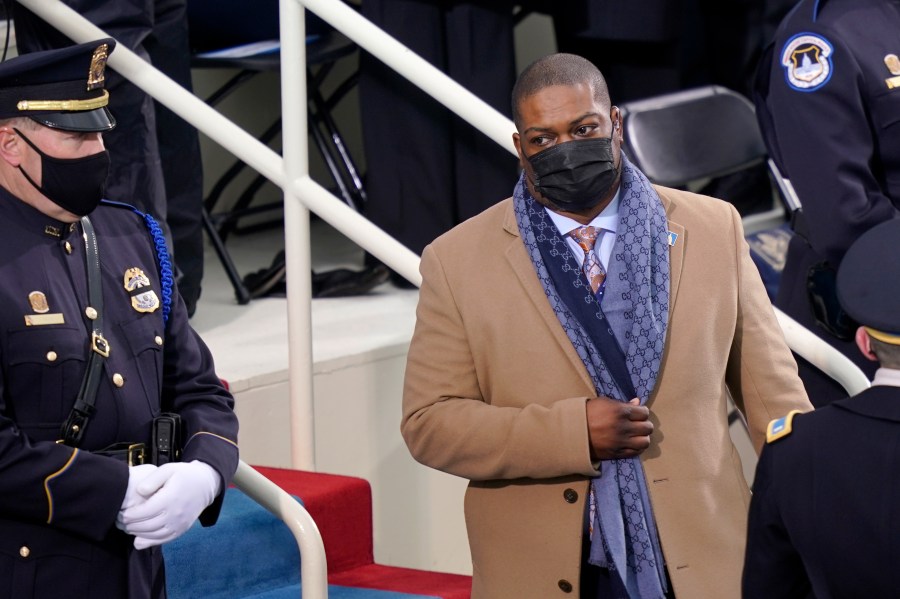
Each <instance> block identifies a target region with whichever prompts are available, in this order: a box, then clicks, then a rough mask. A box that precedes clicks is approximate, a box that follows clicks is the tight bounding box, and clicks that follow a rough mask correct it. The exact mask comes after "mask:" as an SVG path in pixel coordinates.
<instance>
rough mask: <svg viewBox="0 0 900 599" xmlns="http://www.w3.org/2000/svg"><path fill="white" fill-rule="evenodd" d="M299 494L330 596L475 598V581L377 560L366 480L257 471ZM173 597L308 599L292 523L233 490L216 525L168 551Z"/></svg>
mask: <svg viewBox="0 0 900 599" xmlns="http://www.w3.org/2000/svg"><path fill="white" fill-rule="evenodd" d="M256 470H258V471H259V472H260V473H261V474H263V475H264V476H266V477H267V478H269V479H270V480H272V481H273V482H275V483H276V484H278V485H279V486H280V487H281V488H282V489H284V490H285V491H287V492H288V493H290V494H291V495H293V496H294V497H297V498H298V500H299V501H301V503H303V505H304V507H305V508H306V510H307V511H308V512H309V513H310V515H311V516H312V517H313V519H314V520H315V522H316V525H317V527H318V528H319V532H320V533H321V535H322V539H323V542H324V545H325V552H326V557H327V561H328V582H329V598H330V599H415V598H423V597H436V598H438V599H468V598H469V595H470V587H471V578H470V577H468V576H460V575H455V574H445V573H438V572H427V571H423V570H413V569H409V568H397V567H391V566H382V565H379V564H375V563H374V559H373V549H372V496H371V489H370V487H369V483H368V482H367V481H365V480H363V479H360V478H354V477H349V476H339V475H332V474H320V473H312V472H303V471H297V470H287V469H282V468H266V467H257V468H256ZM163 549H164V552H165V557H166V572H167V579H168V585H167V586H168V593H169V598H170V599H189V598H195V597H204V599H281V598H282V597H293V598H296V597H299V596H300V556H299V550H298V549H297V543H296V541H295V540H294V538H293V536H292V535H291V533H290V531H289V530H288V528H287V527H286V526H284V523H282V522H281V521H280V520H278V519H277V518H276V517H275V516H273V515H272V514H270V513H269V512H268V511H267V510H265V508H263V507H262V506H260V505H258V504H256V503H255V502H254V501H252V500H251V499H249V498H248V497H247V496H246V495H244V494H243V493H242V492H241V491H239V490H238V489H234V488H231V489H228V490H227V492H226V497H225V501H224V503H223V506H222V513H221V514H220V517H219V521H218V523H217V524H216V526H213V527H211V528H202V527H201V526H200V525H199V523H196V524H195V525H194V527H193V528H192V529H191V530H190V531H189V532H188V533H186V534H185V535H183V536H182V537H180V538H179V539H176V540H175V541H173V542H171V543H168V544H167V545H165V546H164V548H163Z"/></svg>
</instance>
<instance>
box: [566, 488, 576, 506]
mask: <svg viewBox="0 0 900 599" xmlns="http://www.w3.org/2000/svg"><path fill="white" fill-rule="evenodd" d="M563 499H565V500H566V502H567V503H575V502H576V501H578V492H577V491H576V490H575V489H566V490H565V491H563Z"/></svg>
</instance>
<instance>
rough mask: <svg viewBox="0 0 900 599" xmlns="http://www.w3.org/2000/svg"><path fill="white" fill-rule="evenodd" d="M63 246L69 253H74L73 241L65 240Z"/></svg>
mask: <svg viewBox="0 0 900 599" xmlns="http://www.w3.org/2000/svg"><path fill="white" fill-rule="evenodd" d="M63 247H64V248H66V253H67V254H71V253H72V244H71V243H69V242H68V241H67V242H65V244H63Z"/></svg>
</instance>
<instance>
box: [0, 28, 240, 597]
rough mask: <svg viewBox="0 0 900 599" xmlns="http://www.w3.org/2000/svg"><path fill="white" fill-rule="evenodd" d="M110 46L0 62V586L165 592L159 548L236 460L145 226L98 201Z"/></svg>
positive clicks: (222, 484) (71, 593)
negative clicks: (106, 65) (105, 84)
mask: <svg viewBox="0 0 900 599" xmlns="http://www.w3.org/2000/svg"><path fill="white" fill-rule="evenodd" d="M114 46H115V42H114V41H113V40H112V39H105V40H99V41H96V42H92V43H87V44H82V45H78V46H72V47H68V48H64V49H59V50H50V51H45V52H36V53H33V54H28V55H25V56H21V57H18V58H14V59H12V60H9V61H7V62H4V63H2V64H0V256H2V259H0V280H2V281H3V285H2V286H0V365H2V371H0V597H15V598H16V599H26V598H28V599H30V598H44V597H59V596H65V597H76V598H82V597H91V598H94V597H96V598H98V599H99V598H103V599H107V598H110V597H116V598H118V597H129V598H159V597H165V580H164V574H163V560H162V551H161V549H160V545H161V544H162V543H165V542H167V541H169V540H171V539H173V538H175V537H177V536H179V535H180V534H182V533H183V532H184V531H185V530H187V529H188V528H189V527H190V526H191V524H192V523H193V522H194V521H195V520H196V519H197V518H198V517H199V518H200V521H201V523H203V524H206V525H208V524H212V523H213V522H214V521H215V520H216V518H217V516H218V511H219V508H220V506H221V499H222V496H223V493H224V490H225V489H226V488H227V486H228V484H229V483H230V481H231V477H232V476H233V474H234V472H235V469H236V467H237V463H238V450H237V445H236V443H237V429H238V426H237V420H236V417H235V414H234V412H233V399H232V397H231V395H230V394H229V393H228V392H227V391H226V390H225V389H224V388H223V386H222V383H221V381H220V380H219V379H218V377H217V376H216V374H215V371H214V368H213V362H212V357H211V355H210V353H209V350H208V349H207V348H206V346H205V345H204V344H203V342H202V341H201V340H200V338H199V337H198V335H197V334H196V333H195V332H194V331H193V330H192V329H191V327H190V325H189V324H188V318H187V313H186V310H185V306H184V303H183V302H182V300H181V298H180V296H179V294H178V293H176V292H173V280H172V274H171V264H170V263H169V260H168V255H167V251H166V248H165V244H164V243H163V241H162V234H161V233H160V231H159V227H158V225H157V224H156V223H155V221H153V220H152V219H148V218H145V217H144V215H142V214H140V213H137V211H136V209H133V208H131V207H130V206H127V205H124V204H123V205H118V204H110V203H106V202H105V201H104V203H103V204H101V205H99V207H98V204H100V199H101V197H102V194H103V184H104V181H105V179H106V174H107V171H108V168H109V156H108V155H107V153H106V151H105V149H104V146H103V140H102V133H103V132H105V131H109V130H110V129H112V128H113V127H114V125H115V122H114V120H113V118H112V116H111V115H110V113H109V112H108V111H107V108H106V104H107V103H108V97H109V96H108V92H107V90H106V89H105V88H104V82H105V70H104V67H105V64H106V59H107V56H108V55H109V53H110V52H112V50H113V48H114ZM87 215H89V216H88V218H86V219H85V218H82V217H85V216H87ZM76 408H77V409H76ZM179 419H180V424H181V426H180V428H181V434H180V435H179V434H178V431H177V429H175V428H171V427H169V428H166V427H167V426H168V425H172V424H173V423H176V424H177V422H178V421H179ZM155 425H157V426H159V427H160V428H157V429H155ZM154 430H157V434H153V431H154ZM173 431H174V433H173ZM163 433H165V434H163ZM156 439H163V440H164V442H165V443H158V442H157V443H154V441H155V440H156ZM179 441H180V442H181V450H180V460H177V456H176V455H175V454H174V453H173V450H174V447H175V446H176V445H177V444H178V442H179Z"/></svg>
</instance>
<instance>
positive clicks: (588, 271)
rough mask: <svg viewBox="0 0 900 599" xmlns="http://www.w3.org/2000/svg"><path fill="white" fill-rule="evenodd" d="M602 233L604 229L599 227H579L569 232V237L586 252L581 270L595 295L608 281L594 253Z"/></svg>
mask: <svg viewBox="0 0 900 599" xmlns="http://www.w3.org/2000/svg"><path fill="white" fill-rule="evenodd" d="M601 231H602V229H598V228H597V227H578V228H577V229H573V230H571V231H569V236H571V237H572V239H574V240H575V242H576V243H577V244H578V245H579V246H580V247H581V249H582V250H584V262H583V263H582V264H581V270H582V271H583V272H584V276H586V277H587V280H588V282H589V283H590V284H591V289H592V290H593V291H594V294H596V293H597V290H598V289H600V287H601V286H602V285H603V281H604V280H605V279H606V273H605V272H604V271H603V266H602V265H601V264H600V259H599V258H597V254H596V253H594V243H595V242H596V241H597V237H599V236H600V232H601Z"/></svg>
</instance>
